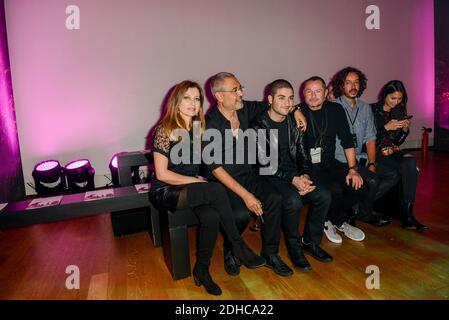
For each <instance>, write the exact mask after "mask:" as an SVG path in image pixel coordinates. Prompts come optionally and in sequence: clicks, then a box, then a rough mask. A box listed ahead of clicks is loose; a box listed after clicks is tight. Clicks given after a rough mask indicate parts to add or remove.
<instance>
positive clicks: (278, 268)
mask: <svg viewBox="0 0 449 320" xmlns="http://www.w3.org/2000/svg"><path fill="white" fill-rule="evenodd" d="M264 258H265V260H266V261H267V263H266V264H265V266H266V267H268V268H270V269H273V271H274V272H275V273H277V274H278V275H280V276H282V277H289V276H291V275H292V274H293V270H292V269H290V267H289V266H288V265H286V264H285V262H284V261H282V259H281V257H279V256H278V255H277V254H274V255H271V256H269V257H264Z"/></svg>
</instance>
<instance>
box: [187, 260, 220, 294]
mask: <svg viewBox="0 0 449 320" xmlns="http://www.w3.org/2000/svg"><path fill="white" fill-rule="evenodd" d="M192 273H193V279H194V280H195V284H196V285H197V286H198V287H199V286H201V285H203V286H204V288H205V289H206V291H207V293H209V294H212V295H214V296H219V295H221V288H220V287H219V286H218V285H217V284H216V283H215V282H214V280H212V277H211V276H210V273H209V268H208V267H205V266H200V265H199V264H196V265H195V267H194V268H193V272H192Z"/></svg>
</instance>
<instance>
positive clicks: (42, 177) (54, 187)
mask: <svg viewBox="0 0 449 320" xmlns="http://www.w3.org/2000/svg"><path fill="white" fill-rule="evenodd" d="M31 175H32V176H33V179H34V185H35V189H36V192H37V194H38V195H44V196H45V195H57V194H62V193H63V192H64V179H63V174H62V168H61V165H60V164H59V162H58V161H56V160H45V161H41V162H39V163H38V164H36V165H35V166H34V170H33V172H32V174H31Z"/></svg>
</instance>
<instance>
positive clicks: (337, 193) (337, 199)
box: [312, 160, 369, 227]
mask: <svg viewBox="0 0 449 320" xmlns="http://www.w3.org/2000/svg"><path fill="white" fill-rule="evenodd" d="M312 168H313V169H312V180H313V181H314V182H315V183H316V184H318V185H320V186H323V187H325V188H326V189H327V190H329V191H330V193H331V196H332V201H331V205H330V207H329V211H328V215H327V219H328V220H329V221H330V222H332V223H333V224H334V225H336V226H337V227H341V225H342V224H343V222H345V221H347V218H348V217H347V212H348V210H349V209H350V208H351V207H352V206H353V205H355V204H356V203H358V202H359V201H364V199H365V198H367V197H368V195H369V190H368V187H367V186H366V185H365V184H364V185H363V186H362V188H360V189H358V190H355V189H354V188H352V187H351V186H348V185H347V184H346V175H347V174H348V165H347V164H346V163H342V162H339V161H337V160H331V161H327V162H326V163H319V164H314V165H313V166H312Z"/></svg>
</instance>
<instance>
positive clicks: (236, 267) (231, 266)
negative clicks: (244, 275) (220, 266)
mask: <svg viewBox="0 0 449 320" xmlns="http://www.w3.org/2000/svg"><path fill="white" fill-rule="evenodd" d="M224 268H225V271H226V273H227V274H229V275H230V276H233V277H235V276H238V275H239V274H240V262H239V261H238V260H237V259H236V258H235V257H234V255H233V254H232V252H231V251H225V255H224Z"/></svg>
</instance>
